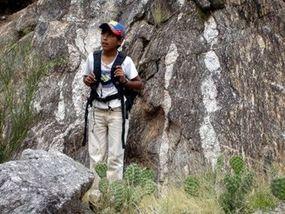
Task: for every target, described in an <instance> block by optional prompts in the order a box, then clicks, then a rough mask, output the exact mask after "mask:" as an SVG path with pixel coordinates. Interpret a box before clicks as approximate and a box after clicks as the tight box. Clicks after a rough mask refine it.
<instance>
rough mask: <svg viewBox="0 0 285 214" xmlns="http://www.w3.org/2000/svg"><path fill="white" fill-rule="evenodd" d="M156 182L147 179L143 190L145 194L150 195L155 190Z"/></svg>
mask: <svg viewBox="0 0 285 214" xmlns="http://www.w3.org/2000/svg"><path fill="white" fill-rule="evenodd" d="M156 189H157V188H156V183H155V182H153V181H152V180H147V181H146V183H145V185H144V190H145V194H146V195H151V194H152V193H154V192H155V191H156Z"/></svg>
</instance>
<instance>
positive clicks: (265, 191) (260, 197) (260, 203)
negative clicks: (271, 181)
mask: <svg viewBox="0 0 285 214" xmlns="http://www.w3.org/2000/svg"><path fill="white" fill-rule="evenodd" d="M248 201H249V207H250V209H251V210H253V211H254V210H262V211H264V212H267V211H270V210H273V209H274V208H275V207H276V206H277V200H276V199H275V198H274V196H273V195H272V193H271V192H270V189H269V188H267V187H263V188H262V187H261V188H259V189H258V190H257V191H255V192H254V194H252V195H251V196H250V197H249V198H248Z"/></svg>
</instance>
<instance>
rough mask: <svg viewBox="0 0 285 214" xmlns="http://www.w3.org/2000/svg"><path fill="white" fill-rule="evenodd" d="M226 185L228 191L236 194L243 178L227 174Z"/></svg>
mask: <svg viewBox="0 0 285 214" xmlns="http://www.w3.org/2000/svg"><path fill="white" fill-rule="evenodd" d="M224 183H225V187H226V189H227V191H228V192H229V193H231V194H234V193H235V192H236V191H237V190H238V188H239V187H240V183H241V178H240V176H238V175H233V176H230V175H226V176H225V179H224Z"/></svg>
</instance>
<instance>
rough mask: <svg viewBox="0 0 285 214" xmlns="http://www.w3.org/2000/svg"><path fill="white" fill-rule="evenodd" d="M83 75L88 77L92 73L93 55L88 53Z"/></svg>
mask: <svg viewBox="0 0 285 214" xmlns="http://www.w3.org/2000/svg"><path fill="white" fill-rule="evenodd" d="M83 69H84V70H83V75H84V76H85V75H88V74H90V73H92V72H93V53H90V54H89V55H88V57H87V59H86V61H85V65H84V66H83Z"/></svg>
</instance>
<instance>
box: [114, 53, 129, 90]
mask: <svg viewBox="0 0 285 214" xmlns="http://www.w3.org/2000/svg"><path fill="white" fill-rule="evenodd" d="M126 57H127V56H126V55H125V54H123V53H122V52H119V53H118V55H117V58H116V59H115V62H114V63H113V66H112V68H111V79H112V82H113V84H114V85H115V86H116V87H118V86H119V82H118V80H117V79H116V78H115V75H114V72H115V70H116V66H118V65H122V64H123V62H124V60H125V59H126Z"/></svg>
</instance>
